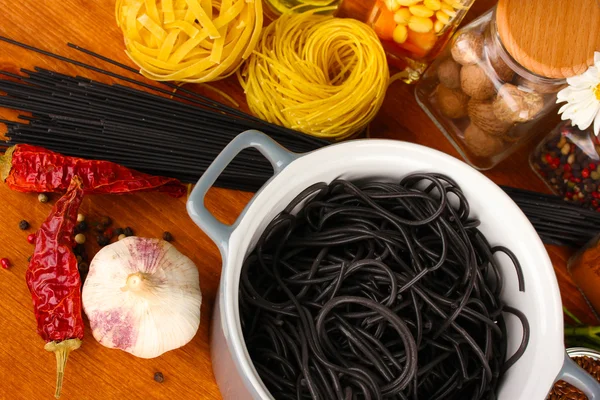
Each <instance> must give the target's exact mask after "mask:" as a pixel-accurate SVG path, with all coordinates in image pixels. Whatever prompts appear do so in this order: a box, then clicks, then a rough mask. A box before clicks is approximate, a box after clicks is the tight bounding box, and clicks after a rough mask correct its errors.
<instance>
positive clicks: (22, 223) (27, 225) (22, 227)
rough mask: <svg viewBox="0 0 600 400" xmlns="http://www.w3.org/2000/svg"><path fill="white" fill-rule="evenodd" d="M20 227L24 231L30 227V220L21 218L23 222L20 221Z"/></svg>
mask: <svg viewBox="0 0 600 400" xmlns="http://www.w3.org/2000/svg"><path fill="white" fill-rule="evenodd" d="M19 229H20V230H22V231H26V230H27V229H29V222H27V221H25V220H24V219H23V220H21V222H19Z"/></svg>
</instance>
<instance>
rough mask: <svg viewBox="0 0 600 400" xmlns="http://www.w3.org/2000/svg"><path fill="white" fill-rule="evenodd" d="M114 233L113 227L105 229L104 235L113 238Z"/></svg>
mask: <svg viewBox="0 0 600 400" xmlns="http://www.w3.org/2000/svg"><path fill="white" fill-rule="evenodd" d="M113 235H114V233H113V230H112V228H108V229H107V230H105V231H104V236H106V237H107V238H109V239H110V238H112V237H113Z"/></svg>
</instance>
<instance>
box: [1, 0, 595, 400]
mask: <svg viewBox="0 0 600 400" xmlns="http://www.w3.org/2000/svg"><path fill="white" fill-rule="evenodd" d="M492 4H493V2H492V1H490V0H478V1H477V2H476V3H475V5H474V7H473V9H472V10H471V12H470V13H469V15H468V17H467V19H466V21H469V20H470V19H472V18H473V17H475V16H477V15H479V14H480V13H482V12H484V11H485V10H487V9H488V8H489V7H490V6H491V5H492ZM0 10H1V12H0V15H1V20H0V34H1V35H3V36H8V37H11V38H13V39H16V40H19V41H22V42H25V43H28V44H32V45H35V46H38V47H42V48H45V49H48V50H52V51H54V52H57V53H60V54H64V55H68V56H72V57H76V58H78V59H79V60H82V61H84V62H89V63H97V61H95V60H94V59H92V58H91V57H87V56H85V55H83V54H81V53H78V52H76V51H74V50H72V49H69V48H68V47H66V42H68V41H70V42H73V43H76V44H79V45H81V46H83V47H86V48H88V49H90V50H93V51H96V52H99V53H101V54H104V55H107V56H109V57H112V58H114V59H116V60H118V61H121V62H125V63H129V60H128V59H127V57H126V55H125V54H124V52H123V44H122V41H123V40H122V36H121V33H120V32H119V30H118V29H117V27H116V25H115V21H114V16H113V11H114V0H96V1H89V0H88V1H84V0H60V1H57V0H18V1H15V0H0ZM33 66H40V67H44V68H48V69H53V70H57V71H59V72H66V73H71V74H81V75H83V76H88V77H92V78H96V79H98V78H99V77H98V76H96V75H94V74H92V73H90V72H88V71H84V70H81V69H79V68H77V67H74V66H71V65H66V64H64V63H60V62H58V61H56V60H53V59H50V58H47V57H44V56H41V55H38V54H35V53H31V52H27V51H24V50H22V49H19V48H17V47H14V46H11V45H8V44H6V43H3V42H0V68H11V69H12V68H15V67H22V68H32V67H33ZM115 72H121V71H117V70H115ZM101 80H105V81H106V78H105V77H102V78H101ZM217 86H218V87H220V88H222V89H226V90H227V91H228V93H230V94H231V95H233V96H234V97H235V98H236V99H237V100H238V101H239V102H240V103H242V104H243V103H244V101H243V93H242V92H241V90H240V88H239V85H238V84H237V82H236V80H235V79H229V80H227V81H225V82H220V83H219V84H217ZM413 89H414V88H413V87H410V86H405V85H404V84H402V83H395V84H394V85H393V86H392V87H391V88H390V89H389V91H388V94H387V98H386V101H385V104H384V106H383V108H382V110H381V112H380V114H379V115H378V117H377V118H376V120H375V121H374V122H373V124H372V125H371V133H372V136H375V137H386V138H394V139H399V140H405V141H409V142H416V143H421V144H424V145H427V146H429V147H432V148H435V149H438V150H442V151H444V152H447V153H449V154H451V155H453V156H455V157H459V156H458V154H457V152H456V151H455V150H454V148H453V147H452V146H451V145H450V143H449V142H448V141H447V140H446V139H445V137H444V136H443V135H442V133H441V132H439V130H438V129H437V128H436V127H435V126H434V124H433V123H432V122H431V121H430V120H429V119H428V118H427V116H426V115H425V114H424V113H423V111H422V110H421V109H420V108H419V106H418V105H417V103H416V102H415V99H414V95H413ZM11 116H13V114H12V113H9V112H7V111H6V110H0V118H9V117H11ZM1 129H3V127H2V126H1V125H0V130H1ZM530 151H531V146H529V147H528V148H525V149H523V150H522V151H520V152H519V153H517V154H515V155H513V156H512V157H511V158H510V159H508V160H506V161H505V162H503V163H502V164H501V165H499V166H498V167H496V168H495V169H494V170H492V171H490V172H487V173H486V175H488V176H489V177H490V178H491V179H493V180H494V181H495V182H496V183H498V184H504V185H511V186H515V187H522V188H527V189H532V190H538V191H547V189H546V187H545V186H544V184H543V183H542V182H541V181H540V180H539V179H538V178H537V177H536V176H535V175H534V174H533V172H532V171H531V169H530V168H529V165H528V162H527V158H528V155H529V153H530ZM250 197H251V194H249V193H241V192H235V191H229V190H221V189H212V190H211V191H210V193H209V195H208V197H207V206H208V208H209V209H211V210H213V211H214V213H215V215H216V216H217V217H218V218H220V219H221V220H223V221H224V222H232V221H233V220H234V219H235V216H236V215H237V214H238V213H239V212H240V211H241V209H242V208H243V206H244V205H245V204H246V202H247V201H248V200H249V199H250ZM56 198H57V196H53V197H52V201H51V202H50V203H49V204H41V203H39V202H38V201H37V199H36V195H34V194H22V193H16V192H11V191H9V190H8V189H7V188H6V187H5V186H4V185H1V184H0V210H2V212H1V217H0V218H1V219H0V258H2V257H7V258H8V259H10V260H11V262H12V264H13V266H12V268H10V269H9V270H0V399H28V400H35V399H50V398H52V395H53V393H54V383H55V359H54V355H53V354H50V353H47V352H46V351H45V350H43V346H44V342H43V341H42V340H41V339H40V338H39V337H38V335H37V333H36V324H35V320H34V316H33V311H32V305H31V297H30V294H29V292H28V290H27V287H26V284H25V271H26V268H27V257H28V256H30V255H31V252H32V250H33V247H32V246H31V245H30V244H28V243H27V241H26V236H27V235H28V234H29V233H31V232H34V230H35V229H37V228H38V227H39V225H40V224H41V222H43V220H44V219H45V218H46V216H47V214H48V213H49V211H50V209H51V207H52V203H53V201H55V200H56ZM81 212H82V213H84V214H86V215H87V217H88V220H91V221H94V220H96V221H97V220H98V219H99V218H100V217H101V216H104V215H108V216H110V217H111V218H112V219H113V220H114V221H115V224H114V226H122V227H125V226H131V227H132V228H133V229H134V231H135V233H136V234H137V235H139V236H148V237H160V236H161V235H162V233H163V231H167V230H168V231H170V232H171V233H172V234H173V236H174V238H175V241H174V242H173V244H174V245H175V246H176V247H177V248H178V249H179V250H180V251H181V252H183V253H184V254H186V255H188V256H189V257H191V258H192V260H193V261H194V262H195V263H196V265H197V266H198V269H199V271H200V279H201V287H202V291H203V304H202V323H201V326H200V330H199V331H198V334H197V335H196V337H195V338H194V339H193V341H192V342H191V343H190V344H188V345H187V346H185V347H183V348H181V349H178V350H175V351H172V352H169V353H167V354H165V355H163V356H161V357H158V358H156V359H152V360H143V359H138V358H135V357H133V356H131V355H129V354H127V353H124V352H121V351H118V350H110V349H107V348H104V347H102V346H100V345H99V344H98V343H97V342H96V341H95V340H94V339H93V337H92V336H91V333H90V331H89V327H88V328H86V332H85V333H86V337H85V339H84V344H83V346H82V347H81V349H79V350H77V351H76V352H74V353H73V354H72V355H71V357H70V358H69V363H68V366H67V371H66V376H65V382H64V387H63V396H62V398H63V399H64V400H70V399H75V400H87V399H103V400H105V399H143V400H148V399H158V398H176V399H219V398H220V395H219V392H218V388H217V386H216V384H215V381H214V377H213V374H212V370H211V365H210V352H209V340H208V339H209V338H208V335H209V325H210V316H211V310H212V306H213V303H214V298H215V294H216V290H217V285H218V280H219V276H220V271H221V260H220V256H219V254H218V251H217V248H216V247H215V245H214V244H213V243H212V242H211V241H210V240H209V239H208V237H207V236H206V235H204V234H203V233H202V232H201V231H200V229H199V228H198V227H196V226H195V225H194V224H193V223H192V221H191V220H190V219H189V218H188V216H187V214H186V210H185V199H179V200H174V199H172V198H170V197H168V196H165V195H160V194H140V195H131V196H120V197H118V196H95V197H94V196H88V197H87V198H86V199H85V200H84V202H83V205H82V208H81ZM21 219H26V220H28V221H29V222H30V223H31V225H32V228H31V229H30V230H29V231H27V232H23V231H20V230H19V228H18V223H19V221H20V220H21ZM90 242H94V240H92V238H91V235H90V239H89V240H88V244H89V245H90V252H91V253H92V254H93V253H94V251H95V250H96V248H95V243H90ZM548 251H549V252H550V255H551V257H552V260H553V262H554V266H555V270H556V273H557V276H558V280H559V284H560V287H561V291H562V296H563V302H564V304H565V305H566V306H567V307H568V308H569V309H570V310H571V311H572V312H573V313H575V314H576V315H577V316H579V317H580V318H581V319H582V320H584V321H585V322H588V323H597V322H598V321H595V320H594V319H593V316H592V314H591V312H590V311H589V309H588V308H587V306H586V304H585V302H584V301H583V299H582V298H581V296H580V294H579V293H578V291H577V290H576V288H575V287H574V285H573V283H572V282H571V280H570V279H569V277H568V274H567V272H566V260H567V259H568V257H569V256H570V252H569V251H568V250H566V249H563V248H555V247H548ZM529 267H531V268H535V266H529ZM86 326H88V325H87V321H86ZM156 371H161V372H162V373H163V374H164V376H165V382H164V383H162V384H159V383H156V382H154V380H153V375H154V372H156Z"/></svg>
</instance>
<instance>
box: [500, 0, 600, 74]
mask: <svg viewBox="0 0 600 400" xmlns="http://www.w3.org/2000/svg"><path fill="white" fill-rule="evenodd" d="M496 24H497V26H498V34H499V35H500V39H501V40H502V43H503V44H504V46H505V47H506V50H507V51H508V52H509V53H510V55H511V56H512V57H513V58H514V59H515V60H516V61H517V62H518V63H519V64H521V65H522V66H523V67H525V68H527V69H528V70H529V71H531V72H533V73H535V74H537V75H542V76H545V77H548V78H567V77H569V76H573V75H579V74H581V73H583V72H584V71H585V70H586V69H587V68H588V67H589V66H590V65H592V64H593V62H594V51H600V0H499V1H498V8H497V10H496Z"/></svg>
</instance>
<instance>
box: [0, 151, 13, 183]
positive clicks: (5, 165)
mask: <svg viewBox="0 0 600 400" xmlns="http://www.w3.org/2000/svg"><path fill="white" fill-rule="evenodd" d="M14 151H15V146H12V147H9V148H8V149H6V151H5V152H4V155H3V156H0V178H2V182H4V181H6V178H8V174H10V170H11V169H12V155H13V153H14Z"/></svg>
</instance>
